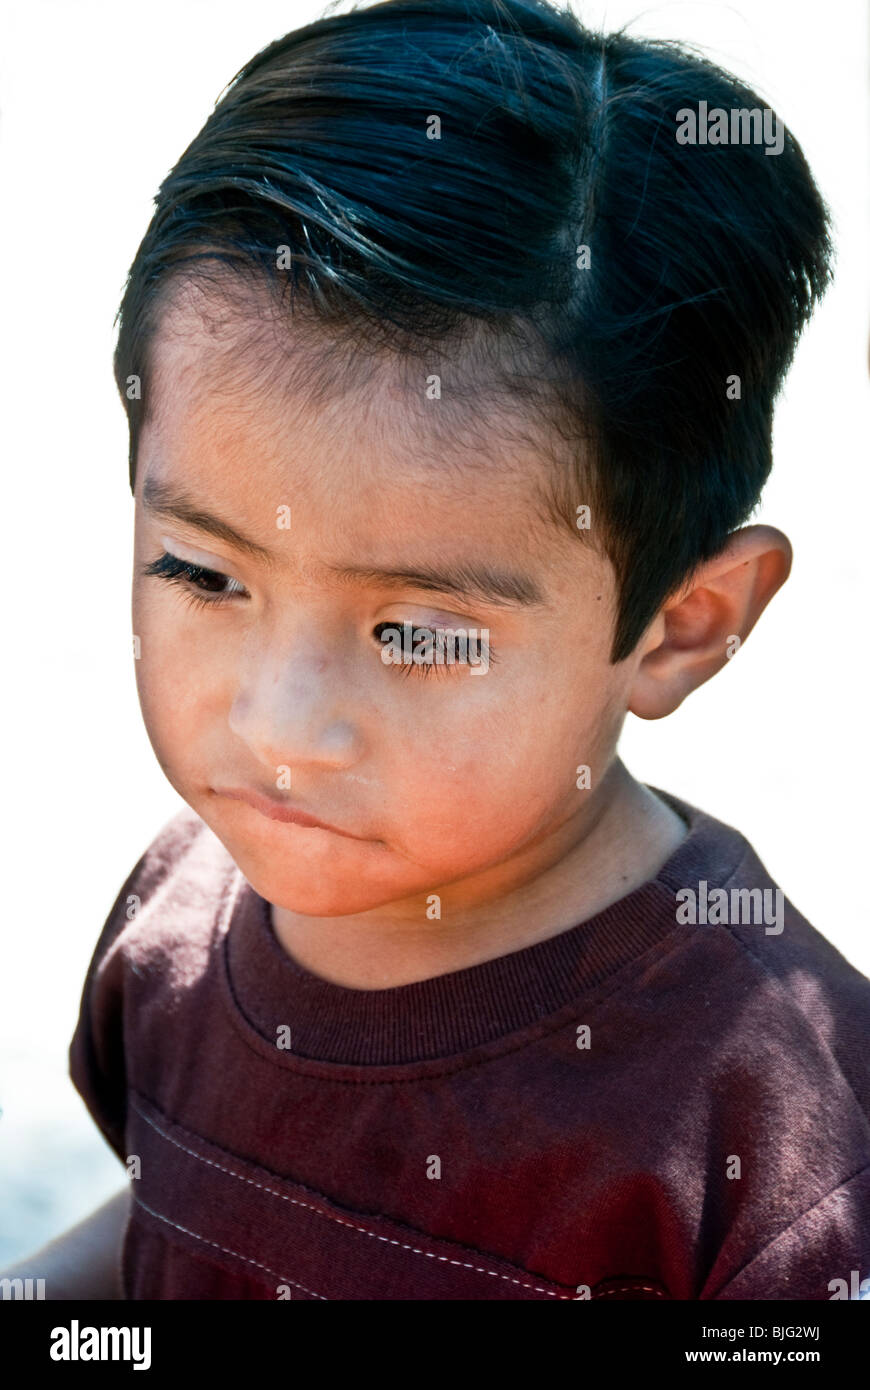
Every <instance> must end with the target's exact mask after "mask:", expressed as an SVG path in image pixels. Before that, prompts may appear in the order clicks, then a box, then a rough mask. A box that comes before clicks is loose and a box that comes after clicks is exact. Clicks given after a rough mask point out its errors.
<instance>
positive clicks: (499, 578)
mask: <svg viewBox="0 0 870 1390" xmlns="http://www.w3.org/2000/svg"><path fill="white" fill-rule="evenodd" d="M142 506H143V507H144V508H145V509H146V510H148V511H149V512H153V513H154V514H155V515H157V516H163V517H168V518H171V519H173V520H175V521H180V522H181V523H182V524H183V525H185V526H191V527H193V528H194V529H195V530H197V531H203V532H206V533H208V534H209V535H211V536H215V537H217V538H218V539H219V540H222V541H226V542H227V544H228V545H232V546H234V547H235V548H236V549H237V550H241V551H243V552H245V553H246V554H248V555H251V556H252V557H254V558H255V559H257V560H260V561H261V562H263V563H264V564H266V565H268V566H269V567H270V568H274V566H275V564H276V559H277V557H276V555H275V554H274V552H273V551H271V550H269V549H268V548H267V547H266V546H264V545H260V544H258V542H257V541H253V540H251V539H250V538H249V537H248V536H244V535H242V533H241V532H240V531H237V530H236V528H235V527H234V526H231V525H230V524H229V522H227V521H224V520H222V519H221V518H220V517H218V516H215V515H214V514H213V513H212V512H209V511H207V510H206V509H205V508H204V507H202V506H200V505H199V504H198V503H196V502H194V501H193V500H192V499H191V498H190V497H188V496H187V495H186V494H185V493H182V492H176V491H175V490H174V489H173V488H171V487H170V486H169V485H168V484H166V483H163V482H161V481H159V479H157V478H154V477H149V478H146V480H145V485H144V487H143V489H142ZM317 568H318V569H319V570H320V572H321V573H324V574H327V575H329V576H331V577H332V578H334V579H336V580H337V581H338V582H339V583H343V584H354V583H356V584H369V585H379V586H380V587H381V588H392V589H407V588H413V589H424V590H426V591H427V592H430V593H439V594H452V595H454V596H456V597H457V598H460V599H463V600H466V601H467V600H469V599H471V600H472V601H475V600H476V601H477V602H482V603H484V604H486V605H488V606H490V607H501V608H517V609H524V608H545V607H547V606H548V605H547V600H546V598H545V596H544V594H543V592H542V591H541V589H540V588H539V586H538V585H537V584H536V583H535V581H534V580H533V579H531V578H530V577H529V576H528V575H525V574H520V573H518V572H516V571H513V570H504V569H499V568H497V567H495V566H492V565H488V564H474V563H471V564H469V563H460V564H458V565H455V566H451V567H449V568H444V569H440V568H438V567H437V566H428V565H407V566H405V565H400V566H398V567H397V568H390V569H379V568H376V567H373V566H366V565H330V564H327V563H325V562H322V563H321V564H320V565H319V566H318V567H317Z"/></svg>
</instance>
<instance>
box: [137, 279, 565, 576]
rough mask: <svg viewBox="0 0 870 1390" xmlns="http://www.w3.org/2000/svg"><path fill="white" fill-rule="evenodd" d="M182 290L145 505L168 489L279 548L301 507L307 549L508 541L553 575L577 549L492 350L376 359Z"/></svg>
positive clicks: (157, 346) (460, 547)
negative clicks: (277, 536) (163, 485)
mask: <svg viewBox="0 0 870 1390" xmlns="http://www.w3.org/2000/svg"><path fill="white" fill-rule="evenodd" d="M183 291H184V292H183V293H181V294H180V295H177V296H176V297H175V298H174V299H172V300H171V301H170V302H169V304H168V305H167V308H166V310H165V312H164V313H163V315H162V317H161V319H160V324H159V328H158V331H157V333H156V336H155V339H154V342H153V346H152V351H151V371H150V375H149V380H148V387H147V390H148V393H149V399H148V402H147V406H148V409H147V414H146V421H145V423H144V424H143V428H142V433H141V437H140V446H139V456H138V460H137V495H141V484H142V479H143V478H144V477H145V476H147V475H151V476H157V477H159V478H160V480H161V481H162V482H167V483H171V484H172V485H173V486H175V487H180V488H183V489H184V490H185V492H186V493H187V494H189V495H190V496H191V498H193V499H195V500H198V501H200V502H202V503H204V504H205V503H207V504H208V506H209V508H210V510H213V511H215V512H218V513H220V514H221V515H223V516H225V517H226V518H227V519H228V520H233V519H234V520H236V521H238V522H239V524H240V526H242V529H244V530H246V531H248V532H249V533H252V534H255V533H258V534H265V533H266V532H268V531H269V530H271V532H272V536H274V525H275V523H274V517H275V515H276V508H278V507H279V506H282V505H290V506H291V507H292V508H293V526H294V529H295V530H296V533H297V539H300V537H299V527H300V525H301V526H302V527H303V528H307V529H308V532H309V533H310V534H311V535H312V536H314V535H315V534H316V535H317V537H318V543H322V542H323V540H324V538H325V537H326V536H327V535H328V534H329V533H335V534H341V535H344V536H345V537H346V536H347V535H348V534H350V535H351V536H353V535H354V534H356V535H357V536H361V535H362V534H365V535H367V536H369V537H372V536H377V535H380V536H381V538H382V540H383V543H384V548H385V549H389V550H390V551H391V552H392V553H393V554H395V551H396V547H397V543H400V544H402V545H403V546H404V547H405V548H406V549H407V547H408V546H409V545H411V546H413V545H414V544H415V543H418V542H419V543H422V542H424V541H426V540H427V539H428V540H430V541H431V540H434V541H436V542H438V543H439V548H440V549H441V550H442V551H443V553H445V554H450V553H456V554H457V555H458V554H463V555H467V553H468V547H469V545H476V547H477V548H478V550H481V549H483V550H485V549H486V547H487V546H491V547H496V546H497V545H499V544H500V545H502V546H503V545H504V544H505V543H507V544H509V545H510V546H511V547H513V548H516V549H517V550H518V551H521V552H522V553H523V554H524V555H526V556H530V557H531V556H534V557H536V559H537V561H538V563H539V564H540V565H541V566H543V567H546V566H548V565H552V564H554V563H555V564H558V563H559V559H560V558H562V559H564V558H565V557H566V556H567V555H569V554H572V553H573V552H576V550H577V548H578V546H577V539H576V538H575V537H572V536H571V535H570V534H566V532H565V530H564V529H560V528H559V527H557V525H556V524H555V523H554V521H553V519H552V517H551V516H550V515H548V511H547V506H546V502H545V496H546V492H547V484H548V481H549V479H550V478H551V476H552V470H553V467H554V462H553V457H552V448H551V444H552V441H551V440H548V438H547V432H546V425H545V423H544V422H543V421H541V420H540V419H538V418H537V417H536V416H535V415H534V413H533V412H530V411H528V410H527V409H524V408H523V405H522V402H518V401H517V400H516V399H514V400H511V396H510V390H509V387H508V386H507V385H506V383H505V381H504V379H503V377H500V376H499V372H498V369H497V365H496V364H495V363H494V362H493V360H492V354H491V348H490V347H489V346H487V353H488V356H487V358H486V360H484V354H483V353H482V352H481V351H480V347H479V344H477V345H472V346H469V343H468V341H466V343H465V345H464V347H461V348H458V347H445V346H444V345H441V346H440V347H439V346H435V345H433V347H432V349H431V352H430V351H424V352H420V353H418V354H417V355H415V356H407V355H402V354H396V353H392V354H390V353H387V352H386V351H384V350H381V351H380V352H377V353H376V352H374V351H370V350H367V349H365V348H364V347H361V346H360V344H359V343H358V342H354V341H353V340H351V339H344V338H342V336H341V335H340V334H339V335H334V336H331V335H330V334H329V332H328V331H326V330H325V329H324V328H323V327H322V326H318V325H317V324H315V323H313V322H312V321H311V320H310V318H301V319H296V318H295V317H284V318H282V319H281V320H280V321H279V320H278V319H276V317H275V315H274V313H273V312H272V309H271V306H270V304H269V302H268V301H267V300H266V299H264V298H259V299H248V298H244V299H243V298H235V297H230V298H224V297H223V296H217V297H215V296H213V295H211V294H208V293H204V292H203V291H202V290H201V289H199V288H198V287H195V286H194V287H193V289H192V292H191V291H190V287H188V286H184V287H183ZM243 523H244V524H243ZM302 540H303V542H304V532H303V537H302Z"/></svg>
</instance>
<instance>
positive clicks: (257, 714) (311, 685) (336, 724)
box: [229, 644, 361, 775]
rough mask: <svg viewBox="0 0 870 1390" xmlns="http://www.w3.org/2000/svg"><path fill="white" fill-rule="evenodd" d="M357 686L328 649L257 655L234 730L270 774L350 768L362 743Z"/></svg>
mask: <svg viewBox="0 0 870 1390" xmlns="http://www.w3.org/2000/svg"><path fill="white" fill-rule="evenodd" d="M294 645H295V644H294ZM351 689H352V686H351V682H350V681H349V679H348V675H347V671H346V669H344V667H343V663H342V662H341V661H340V659H339V658H338V657H331V656H329V655H324V654H323V652H322V651H319V652H318V651H315V652H311V651H309V652H308V653H307V654H306V653H303V652H302V651H300V650H297V651H294V653H293V655H292V656H290V657H288V656H287V655H286V653H285V654H284V655H283V657H282V656H280V655H278V654H277V653H276V652H275V651H274V649H270V650H266V651H263V652H261V653H259V654H258V655H254V654H253V653H251V654H249V655H248V657H247V659H246V660H245V662H244V669H243V671H242V674H241V677H240V679H239V684H238V688H237V690H236V693H235V698H234V699H233V703H232V706H231V708H230V714H229V725H230V729H231V730H232V732H233V733H234V734H235V735H236V737H237V738H239V739H241V740H242V742H243V743H245V744H246V745H247V747H248V748H249V749H250V750H251V752H252V753H253V755H254V756H255V757H256V759H257V761H258V762H259V763H260V764H261V765H262V766H263V767H264V768H266V769H268V771H269V773H270V775H275V773H276V772H277V769H278V768H279V767H284V766H289V767H290V768H291V769H295V768H297V767H302V766H304V765H309V766H312V765H316V766H320V767H323V768H331V769H336V770H338V769H343V768H348V767H351V766H353V764H354V763H355V762H356V760H357V758H358V757H359V754H360V744H361V737H360V732H359V729H358V727H357V724H356V722H355V720H354V718H353V715H352V712H351V698H352V697H351Z"/></svg>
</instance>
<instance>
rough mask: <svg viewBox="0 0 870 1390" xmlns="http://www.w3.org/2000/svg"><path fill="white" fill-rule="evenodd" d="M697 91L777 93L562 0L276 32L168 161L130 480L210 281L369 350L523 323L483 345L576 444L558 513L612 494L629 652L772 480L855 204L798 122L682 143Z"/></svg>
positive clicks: (378, 11)
mask: <svg viewBox="0 0 870 1390" xmlns="http://www.w3.org/2000/svg"><path fill="white" fill-rule="evenodd" d="M701 101H705V102H707V104H708V107H709V108H711V109H712V108H714V107H719V108H724V109H726V110H730V109H734V108H749V109H753V108H761V107H763V106H764V103H763V102H762V101H761V99H760V98H759V97H758V96H757V95H756V93H754V92H753V91H751V90H750V89H748V88H747V87H746V86H744V85H743V84H742V83H741V82H740V81H738V80H737V79H736V78H735V77H734V76H732V75H730V74H729V73H727V72H725V71H723V70H722V69H720V68H719V67H717V66H716V65H714V64H713V63H711V62H710V61H708V60H707V59H706V58H705V57H704V56H703V55H701V54H699V53H697V52H696V51H694V50H693V49H691V48H689V47H688V46H687V45H685V44H680V43H677V42H672V41H663V40H649V39H641V38H635V37H631V36H629V35H628V34H627V33H626V32H625V31H624V30H620V31H618V32H615V33H609V34H605V33H603V32H599V31H593V30H590V29H587V28H585V27H584V26H583V25H582V24H581V22H580V21H579V19H578V18H577V17H576V16H575V15H574V14H573V13H572V12H571V11H570V10H569V9H557V8H555V7H554V6H552V5H550V4H546V3H543V0H384V3H379V4H374V5H368V6H365V7H355V8H353V9H351V10H349V11H348V12H346V13H341V14H331V15H327V16H326V17H323V18H321V19H319V20H317V21H316V22H314V23H312V24H309V25H306V26H304V27H303V28H300V29H297V30H295V31H293V32H292V33H289V34H287V35H285V36H284V37H283V38H280V39H278V40H277V41H276V42H274V43H272V44H270V45H269V46H268V47H267V48H265V49H263V50H262V52H260V53H258V54H257V55H256V56H255V57H253V58H252V59H251V60H250V62H248V63H246V64H245V66H244V67H243V68H242V69H241V70H240V71H239V73H237V74H236V76H235V78H234V79H233V80H232V82H231V83H230V84H229V85H228V87H227V88H226V89H225V91H224V93H223V94H222V97H221V99H220V100H219V101H218V103H217V105H216V107H215V110H214V111H213V113H212V114H211V115H210V116H209V118H208V120H207V121H206V123H205V125H204V126H203V128H202V130H201V131H200V132H199V134H198V135H197V136H196V137H195V139H194V140H193V141H192V142H191V143H190V145H188V147H187V149H186V150H185V151H184V153H183V154H182V155H181V158H180V159H179V160H178V162H177V164H176V165H175V167H174V168H173V169H172V170H171V172H170V173H169V174H168V175H167V177H166V178H165V179H164V181H163V183H162V184H161V186H160V189H159V191H158V194H157V197H156V199H155V202H156V209H155V212H154V215H153V217H152V220H151V223H150V225H149V227H148V230H147V232H146V234H145V237H144V238H143V241H142V243H141V245H140V247H139V249H138V251H137V253H136V257H135V259H134V261H133V264H132V266H131V269H130V272H129V276H128V279H127V284H126V286H125V291H124V295H123V299H122V303H121V306H120V309H119V313H118V318H119V320H120V327H119V332H118V340H117V346H116V350H115V358H114V369H115V379H116V382H117V385H118V389H119V391H120V392H121V398H122V401H123V403H124V406H125V409H126V411H127V416H128V421H129V427H130V457H129V464H130V484H131V487H133V486H134V485H135V468H136V458H137V445H138V438H139V433H140V430H141V427H142V424H143V421H144V420H145V419H146V418H147V412H148V408H149V391H148V383H149V362H150V355H149V350H150V348H151V346H152V344H153V339H154V334H155V331H156V329H157V327H158V326H159V324H160V322H161V314H162V311H163V309H164V308H165V306H166V304H167V302H168V300H169V297H170V295H171V294H172V292H173V290H174V288H175V287H177V285H178V284H179V283H181V284H183V283H184V282H185V280H186V279H188V278H190V277H192V279H193V281H194V282H201V283H203V284H206V285H208V284H209V283H211V284H212V286H213V287H214V288H215V290H217V289H218V288H219V287H220V285H221V283H223V282H224V281H225V277H226V275H227V274H228V273H229V274H230V277H231V279H232V280H233V281H234V282H235V281H236V280H237V281H238V283H239V284H240V285H242V284H249V285H254V284H255V283H256V284H257V285H260V286H262V285H265V286H267V287H268V288H269V291H270V298H273V299H274V303H275V304H276V306H278V307H279V312H280V313H281V314H282V315H284V317H285V321H286V322H287V325H288V331H289V327H290V321H291V318H292V316H293V315H298V316H299V321H300V322H301V321H302V317H303V313H304V315H305V317H306V319H307V320H308V321H310V322H317V323H318V324H320V325H321V326H322V327H323V330H324V333H326V334H328V335H330V336H331V338H332V339H333V340H334V341H335V342H336V343H338V342H342V341H343V342H344V343H345V344H347V343H351V342H352V343H354V344H355V345H356V350H357V356H358V357H360V354H363V355H364V354H365V352H366V350H367V349H368V350H369V352H370V353H371V354H372V355H374V354H375V353H376V352H378V351H391V352H394V353H402V354H406V355H410V357H411V358H413V357H415V356H416V357H418V358H420V359H422V360H424V361H425V359H426V354H427V353H428V352H430V351H431V350H432V348H433V345H438V344H440V345H442V347H444V346H446V347H447V348H449V347H450V345H451V344H453V345H456V346H457V351H459V347H460V345H462V344H467V343H468V342H474V341H475V340H476V339H475V334H476V333H478V334H479V333H482V334H483V339H484V341H486V342H490V343H491V341H495V342H503V344H504V346H505V357H506V363H505V364H504V366H503V368H502V369H501V371H500V372H497V371H496V369H495V366H494V365H493V364H494V361H495V356H496V354H494V353H493V351H492V348H491V345H490V347H488V348H487V352H488V354H489V355H488V357H487V363H488V368H487V369H489V367H491V368H492V370H491V373H490V374H491V377H492V383H493V384H492V390H493V393H496V392H497V391H498V390H501V391H502V392H504V391H508V392H509V393H510V394H511V398H514V397H515V398H516V399H517V400H518V401H520V400H521V401H523V402H524V403H525V404H526V405H528V407H529V408H530V409H531V410H533V411H534V412H535V413H536V414H537V415H539V416H541V417H542V418H543V417H545V418H547V419H548V420H549V421H550V422H551V423H552V426H553V429H554V434H553V439H554V441H556V440H557V439H558V448H557V447H556V445H555V442H554V451H553V460H554V461H555V460H557V459H558V467H554V468H553V469H552V486H548V489H547V498H546V510H547V512H548V514H550V515H552V516H553V517H554V518H555V519H556V520H557V521H558V522H559V523H564V524H565V525H566V526H568V527H570V528H572V530H574V533H575V535H578V536H579V535H580V534H581V533H580V532H578V531H577V530H576V508H577V506H578V505H579V504H582V503H588V504H589V505H590V506H591V508H592V519H593V530H595V531H596V532H597V534H596V539H598V540H599V541H600V543H601V545H602V546H603V548H604V550H605V551H606V553H607V554H608V555H609V556H610V559H611V560H612V562H613V564H614V567H615V570H616V574H617V583H618V592H619V615H618V621H617V624H616V630H615V633H614V640H613V647H612V651H611V659H612V660H613V661H618V660H622V659H624V658H625V657H626V656H627V655H628V654H629V653H630V652H631V651H632V650H633V648H634V647H635V645H636V643H637V641H638V640H639V638H640V637H641V635H642V634H643V632H644V630H645V629H646V627H647V625H648V624H649V622H650V621H651V620H652V618H653V617H654V616H655V614H656V612H657V611H658V609H659V608H660V606H661V604H662V603H663V602H664V600H665V599H666V598H667V597H668V596H669V595H671V594H672V593H674V592H676V591H677V590H678V589H679V587H680V585H681V584H682V583H684V582H685V581H686V579H687V578H689V577H690V576H691V574H692V572H693V571H694V570H695V568H696V567H697V566H698V565H699V564H700V563H702V562H703V561H704V560H706V559H708V558H710V557H711V556H713V555H715V554H717V553H718V552H719V551H720V550H721V549H722V547H723V545H724V544H725V542H726V540H727V537H728V535H729V533H730V532H731V531H733V530H734V529H735V528H736V527H738V526H740V525H742V524H743V523H744V522H745V521H746V520H747V518H748V517H749V516H750V514H751V512H752V509H753V508H754V506H755V505H756V503H757V501H758V498H759V495H760V492H761V489H762V487H763V484H764V482H765V480H766V478H767V476H768V473H769V470H770V466H771V429H772V416H773V407H774V402H775V400H776V397H777V396H778V393H779V391H780V388H781V386H782V382H783V378H784V376H785V373H786V371H787V369H788V367H789V365H790V363H791V361H792V358H793V354H794V350H795V346H796V343H797V340H798V338H799V335H800V333H801V330H802V328H803V327H804V325H805V323H806V322H807V320H808V319H809V317H810V315H811V314H812V311H813V309H814V307H815V304H816V302H817V301H818V299H819V298H820V297H821V296H822V294H823V293H824V291H825V289H826V288H827V286H828V284H829V282H830V279H831V261H832V256H833V252H832V245H831V238H830V214H829V212H828V209H827V207H826V205H825V203H824V200H823V199H822V197H821V195H820V193H819V190H818V188H817V187H816V184H815V182H814V180H813V178H812V175H811V173H810V171H809V169H808V167H807V163H806V160H805V158H804V155H803V152H802V150H801V148H800V146H799V145H798V143H797V142H796V140H795V139H794V137H793V136H792V134H791V132H790V131H788V130H787V129H785V130H784V144H783V148H782V151H781V153H778V154H775V155H769V154H768V153H767V151H766V146H765V145H764V144H760V143H759V144H752V143H745V144H734V145H727V146H725V145H715V144H712V143H711V144H700V143H699V144H695V145H684V144H680V143H678V142H677V140H676V137H675V132H676V125H677V112H678V111H680V110H683V109H685V108H693V109H697V107H698V104H699V103H700V102H701ZM432 116H438V118H439V119H440V123H441V128H440V138H435V139H433V138H429V137H430V135H431V134H432V133H433V130H432V122H431V119H430V118H431V117H432ZM279 246H289V247H290V248H291V252H292V256H291V258H290V268H289V270H288V269H284V268H279V267H278V263H277V256H276V250H277V248H278V247H279ZM579 246H587V247H588V248H589V264H588V266H587V267H586V268H580V266H579V265H578V255H577V249H578V247H579ZM580 259H581V260H582V257H581V258H580ZM288 294H289V299H288ZM360 360H362V359H361V358H360ZM131 376H138V377H139V379H140V381H141V383H142V395H141V399H135V393H129V394H128V392H127V383H128V379H129V378H130V377H131ZM733 376H737V377H739V379H740V383H741V391H740V397H739V399H731V398H730V396H729V393H728V392H727V391H726V386H727V382H728V379H729V378H731V377H733ZM485 377H486V372H485V371H483V372H481V373H480V374H478V375H476V376H474V378H473V380H474V385H473V390H474V391H480V392H481V393H485V391H486V389H487V388H486V385H485ZM469 390H470V388H467V392H466V394H468V391H469ZM732 394H733V393H732ZM131 396H132V397H133V398H132V399H131V398H130V397H131ZM496 398H497V397H496V395H495V394H494V395H493V399H496Z"/></svg>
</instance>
